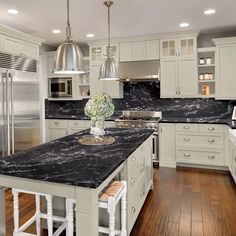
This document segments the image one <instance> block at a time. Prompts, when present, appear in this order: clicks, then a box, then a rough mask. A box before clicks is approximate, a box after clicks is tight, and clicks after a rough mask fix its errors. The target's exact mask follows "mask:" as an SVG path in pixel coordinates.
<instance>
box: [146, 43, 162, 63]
mask: <svg viewBox="0 0 236 236" xmlns="http://www.w3.org/2000/svg"><path fill="white" fill-rule="evenodd" d="M158 59H160V42H159V40H158V39H155V40H148V41H146V60H158Z"/></svg>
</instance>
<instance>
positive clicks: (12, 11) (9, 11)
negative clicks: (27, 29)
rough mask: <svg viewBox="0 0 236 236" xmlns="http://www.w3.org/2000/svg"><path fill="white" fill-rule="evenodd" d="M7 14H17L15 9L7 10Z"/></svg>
mask: <svg viewBox="0 0 236 236" xmlns="http://www.w3.org/2000/svg"><path fill="white" fill-rule="evenodd" d="M7 12H8V13H9V14H12V15H16V14H18V13H19V12H18V11H17V10H16V9H9V10H7Z"/></svg>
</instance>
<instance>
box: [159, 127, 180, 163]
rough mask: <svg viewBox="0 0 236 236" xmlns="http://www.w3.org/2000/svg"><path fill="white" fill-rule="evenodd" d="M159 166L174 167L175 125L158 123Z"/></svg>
mask: <svg viewBox="0 0 236 236" xmlns="http://www.w3.org/2000/svg"><path fill="white" fill-rule="evenodd" d="M159 150H160V153H159V159H160V160H159V164H160V166H165V167H176V160H175V124H171V123H168V124H167V123H160V126H159Z"/></svg>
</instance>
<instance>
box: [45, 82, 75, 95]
mask: <svg viewBox="0 0 236 236" xmlns="http://www.w3.org/2000/svg"><path fill="white" fill-rule="evenodd" d="M48 81H49V83H48V96H49V97H72V78H49V80H48Z"/></svg>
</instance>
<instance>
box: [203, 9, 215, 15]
mask: <svg viewBox="0 0 236 236" xmlns="http://www.w3.org/2000/svg"><path fill="white" fill-rule="evenodd" d="M215 13H216V10H215V9H207V10H206V11H204V14H205V15H212V14H215Z"/></svg>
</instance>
